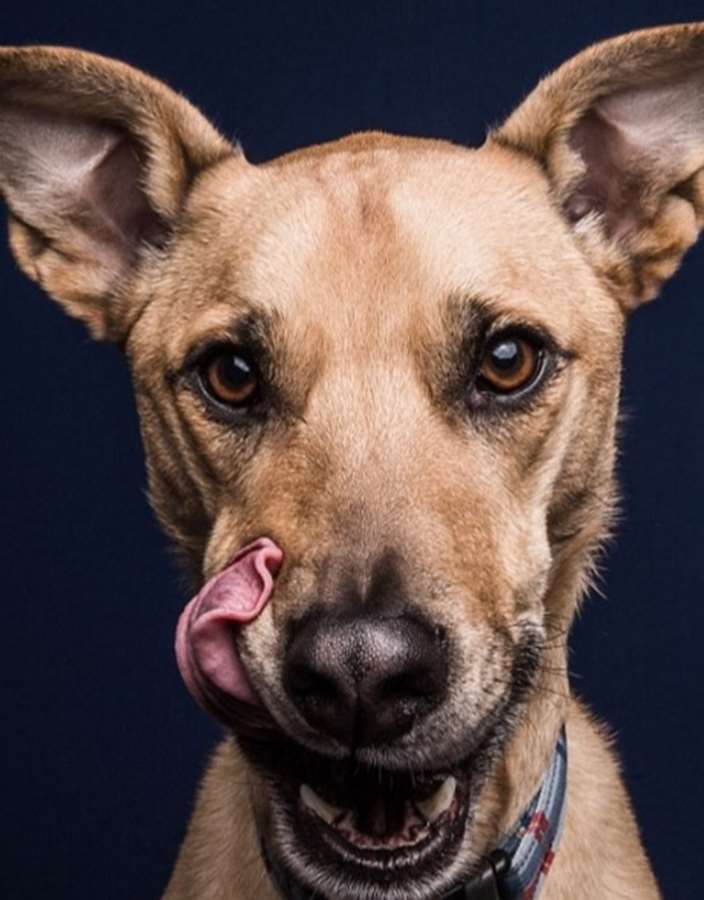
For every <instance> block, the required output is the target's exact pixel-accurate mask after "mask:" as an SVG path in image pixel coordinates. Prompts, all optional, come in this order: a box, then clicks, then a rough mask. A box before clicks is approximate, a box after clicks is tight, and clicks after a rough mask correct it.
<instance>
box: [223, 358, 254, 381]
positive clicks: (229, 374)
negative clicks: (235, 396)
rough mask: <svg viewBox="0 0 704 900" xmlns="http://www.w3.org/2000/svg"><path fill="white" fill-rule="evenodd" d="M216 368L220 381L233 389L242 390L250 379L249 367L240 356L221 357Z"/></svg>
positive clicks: (250, 371) (250, 370)
mask: <svg viewBox="0 0 704 900" xmlns="http://www.w3.org/2000/svg"><path fill="white" fill-rule="evenodd" d="M217 368H218V375H219V376H220V379H221V381H222V382H223V383H224V384H228V385H231V386H232V387H234V388H242V387H243V386H244V385H246V384H247V382H248V381H249V380H250V379H251V377H252V369H251V367H250V366H249V365H248V363H247V362H246V361H245V360H244V359H242V357H241V356H221V357H220V359H218V361H217Z"/></svg>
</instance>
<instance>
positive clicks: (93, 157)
mask: <svg viewBox="0 0 704 900" xmlns="http://www.w3.org/2000/svg"><path fill="white" fill-rule="evenodd" d="M0 132H1V134H0V154H1V155H2V158H3V175H4V180H5V190H6V193H7V195H8V200H9V202H10V206H11V208H12V211H13V213H14V216H15V218H16V219H19V220H20V222H22V223H23V224H25V225H28V226H30V227H31V228H32V229H35V230H36V231H37V232H41V233H43V234H45V235H46V236H47V237H49V238H50V239H52V240H53V241H58V242H61V237H62V235H63V237H64V242H65V239H66V238H68V237H69V234H70V236H71V237H72V238H73V239H74V241H76V242H77V246H75V247H74V252H77V254H78V255H79V256H83V255H90V258H91V259H92V260H93V262H94V263H95V264H96V266H99V267H102V268H104V269H105V270H106V274H108V273H109V275H110V276H111V277H114V276H115V275H119V274H120V273H121V272H122V271H123V270H124V269H125V267H126V266H127V265H129V264H130V263H131V262H132V260H133V258H134V255H135V253H136V250H137V248H138V246H139V244H140V242H141V241H143V240H148V241H156V240H158V239H159V235H160V234H161V233H162V232H163V223H161V222H160V220H159V217H158V216H157V215H156V213H155V212H154V210H153V209H152V207H151V206H150V204H149V202H148V200H147V196H146V194H145V192H144V190H143V187H142V184H141V177H142V170H143V164H142V161H141V158H140V150H139V148H138V147H137V145H136V144H135V143H134V141H133V140H132V139H131V138H130V137H129V136H128V135H127V133H126V132H123V131H121V130H120V129H119V128H117V127H115V126H112V125H108V124H107V123H106V124H103V123H96V122H89V121H85V120H81V119H80V118H76V117H72V116H66V115H61V114H57V113H54V112H48V111H45V110H42V109H27V108H24V109H23V108H19V107H14V108H13V107H7V106H6V107H4V108H3V110H2V112H1V113H0ZM81 250H82V251H83V253H82V252H81Z"/></svg>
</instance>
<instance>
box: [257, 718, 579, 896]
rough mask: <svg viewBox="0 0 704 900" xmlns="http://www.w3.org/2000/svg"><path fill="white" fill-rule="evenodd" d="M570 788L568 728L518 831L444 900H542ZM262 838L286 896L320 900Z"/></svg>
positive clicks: (268, 861) (273, 873)
mask: <svg viewBox="0 0 704 900" xmlns="http://www.w3.org/2000/svg"><path fill="white" fill-rule="evenodd" d="M566 789H567V736H566V734H565V729H564V726H563V728H562V730H561V732H560V736H559V738H558V740H557V744H556V745H555V750H554V752H553V755H552V759H551V760H550V765H549V766H548V768H547V770H546V772H545V775H544V776H543V781H542V783H541V785H540V788H539V789H538V791H537V792H536V794H535V796H534V797H533V799H532V801H531V802H530V804H529V805H528V807H527V808H526V810H525V812H524V813H523V815H522V816H521V818H520V819H519V820H518V822H517V823H516V825H515V826H514V827H513V829H512V830H511V831H510V832H508V834H507V835H505V836H504V838H502V840H501V842H500V843H499V846H498V848H497V849H496V850H494V851H493V852H492V853H490V854H489V855H488V856H487V857H486V858H485V859H483V860H482V865H481V869H480V871H479V873H478V874H475V875H474V876H473V877H472V878H471V879H469V881H465V882H462V883H460V884H458V885H456V886H455V887H453V888H452V889H451V890H450V891H448V892H447V893H445V894H443V895H442V896H441V897H440V898H438V900H536V898H537V897H538V895H539V894H540V891H541V890H542V887H543V883H544V881H545V878H546V876H547V874H548V871H549V870H550V866H551V864H552V861H553V859H554V858H555V853H556V852H557V848H558V845H559V842H560V836H561V833H562V824H563V821H564V814H565V792H566ZM267 851H268V848H267V845H266V842H265V840H264V839H263V838H262V853H263V855H264V860H265V862H266V865H267V868H268V870H269V874H270V875H271V878H272V880H273V882H274V884H275V885H276V888H277V889H278V891H279V893H280V895H281V897H282V898H284V900H315V898H318V900H320V895H319V894H317V893H316V892H315V891H311V890H310V889H309V888H306V887H304V886H303V885H301V884H299V883H298V881H297V880H296V879H295V878H293V876H292V875H291V874H290V873H289V872H288V871H287V870H286V869H284V867H283V866H281V865H280V864H279V863H278V862H277V861H276V860H275V859H274V858H273V857H272V855H271V854H270V853H268V852H267Z"/></svg>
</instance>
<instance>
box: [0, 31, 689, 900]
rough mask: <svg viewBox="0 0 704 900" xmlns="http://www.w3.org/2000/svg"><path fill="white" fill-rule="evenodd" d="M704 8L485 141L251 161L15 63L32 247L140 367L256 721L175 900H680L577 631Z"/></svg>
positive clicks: (178, 509)
mask: <svg viewBox="0 0 704 900" xmlns="http://www.w3.org/2000/svg"><path fill="white" fill-rule="evenodd" d="M703 167H704V24H692V25H682V26H672V27H663V28H656V29H651V30H646V31H641V32H635V33H633V34H629V35H625V36H622V37H618V38H615V39H612V40H608V41H605V42H603V43H601V44H597V45H595V46H593V47H591V48H589V49H587V50H586V51H584V52H583V53H581V54H579V55H578V56H576V57H574V58H573V59H571V60H570V61H568V62H567V63H566V64H564V65H563V66H562V67H561V68H560V69H558V70H557V71H556V72H555V73H553V74H552V75H550V76H548V77H547V78H546V79H544V80H543V81H542V82H541V83H540V84H539V85H538V86H537V87H536V88H535V90H534V91H533V92H532V93H531V94H530V95H529V96H528V97H527V99H525V100H524V101H523V102H522V103H521V104H520V106H519V107H518V109H517V110H516V111H515V112H514V113H513V114H512V115H511V116H510V117H509V118H508V120H507V121H505V122H504V123H503V124H502V125H500V126H499V127H497V128H495V129H493V130H492V131H490V133H489V134H488V137H487V139H486V142H485V143H484V145H483V146H482V147H481V148H479V149H467V148H465V147H460V146H455V145H452V144H449V143H446V142H443V141H440V140H430V139H415V138H414V139H411V138H403V137H394V136H391V135H387V134H382V133H365V134H356V135H353V136H350V137H347V138H343V139H341V140H338V141H335V142H333V143H329V144H324V145H321V146H317V147H312V148H309V149H306V150H300V151H296V152H293V153H290V154H288V155H286V156H284V157H282V158H279V159H275V160H273V161H271V162H269V163H266V164H263V165H257V166H255V165H251V164H249V163H248V162H247V161H246V159H245V156H244V154H243V151H242V149H241V148H240V147H239V146H236V145H233V144H231V143H230V142H228V141H227V140H225V139H224V138H223V137H222V136H221V135H220V134H219V133H218V132H217V131H216V130H215V128H213V126H212V125H210V124H209V123H208V122H207V121H206V120H205V119H204V117H203V116H202V115H201V114H200V113H199V112H198V111H197V110H196V109H194V108H193V107H192V106H191V105H190V104H189V103H188V102H187V101H186V100H185V99H184V98H183V97H182V96H180V95H177V94H176V93H174V92H173V91H171V90H170V89H169V88H167V87H166V86H164V85H163V84H161V83H159V82H157V81H155V80H154V79H152V78H151V77H149V76H147V75H145V74H143V73H141V72H139V71H136V70H134V69H132V68H130V67H129V66H127V65H124V64H122V63H120V62H116V61H112V60H108V59H105V58H102V57H99V56H96V55H93V54H90V53H87V52H83V51H79V50H72V49H63V48H51V47H24V48H6V49H3V50H2V51H1V52H0V191H1V192H2V195H3V197H4V200H5V201H6V204H7V207H8V211H9V222H10V225H9V235H10V243H11V247H12V250H13V252H14V255H15V257H16V259H17V262H18V264H19V265H20V267H21V268H22V269H23V270H24V272H25V273H26V274H27V275H28V276H29V277H30V278H32V279H34V280H35V281H36V282H37V283H38V284H39V285H40V286H41V287H42V288H43V289H44V290H45V291H46V292H47V293H48V294H49V295H50V296H51V297H53V298H54V299H56V300H57V301H58V302H59V303H61V304H62V305H63V306H64V308H65V309H66V310H67V312H69V313H70V314H72V315H74V316H76V317H78V318H79V319H81V320H83V321H84V322H85V323H86V324H87V326H88V327H89V329H90V330H91V332H92V333H93V335H94V336H95V337H97V338H100V339H104V340H109V341H113V342H115V343H117V344H119V345H120V346H121V347H122V348H123V349H124V352H125V355H126V357H127V359H128V361H129V365H130V368H131V371H132V375H133V380H134V387H135V394H136V398H137V404H138V410H139V414H140V423H141V429H142V434H143V440H144V446H145V449H146V460H147V470H148V478H149V490H150V498H151V502H152V504H153V506H154V509H155V511H156V514H157V516H158V518H159V520H160V522H161V523H162V525H163V527H164V529H165V531H166V533H167V534H168V535H169V537H170V538H171V539H172V541H173V542H174V544H175V546H176V547H177V548H178V550H179V552H180V555H181V557H182V558H183V561H184V564H185V565H186V566H187V567H188V569H189V570H190V572H191V573H192V574H193V576H194V578H195V580H196V582H197V583H198V584H199V585H200V584H202V585H203V587H202V589H201V590H200V591H199V592H198V594H197V595H196V597H195V598H194V600H193V601H191V603H190V604H189V605H188V607H187V609H186V611H185V612H184V615H183V617H182V619H181V622H180V624H179V628H178V639H177V652H178V659H179V664H180V666H181V670H182V672H183V675H184V678H185V680H186V682H187V684H188V686H189V688H190V689H191V691H192V692H193V693H194V695H195V696H196V698H197V699H198V700H199V702H200V703H201V705H202V706H204V707H205V708H206V709H207V710H208V711H209V712H211V713H212V714H214V715H215V716H217V717H218V718H219V719H220V720H222V722H224V723H225V725H226V726H227V729H228V734H229V736H228V738H227V739H226V740H225V741H224V742H223V743H222V744H221V746H220V747H219V748H218V750H217V751H216V753H215V755H214V757H213V760H212V763H211V765H210V767H209V769H208V771H207V773H206V775H205V778H204V781H203V783H202V786H201V788H200V790H199V793H198V797H197V802H196V808H195V812H194V815H193V818H192V820H191V823H190V826H189V828H188V832H187V835H186V838H185V841H184V843H183V846H182V849H181V852H180V855H179V857H178V860H177V862H176V866H175V869H174V872H173V875H172V877H171V880H170V883H169V884H168V886H167V888H166V892H165V894H164V897H165V898H166V900H226V898H227V900H255V898H256V900H275V898H277V897H282V896H283V897H290V898H303V897H318V898H327V900H340V898H342V900H358V898H364V900H381V898H384V900H430V898H439V897H487V898H488V897H499V896H501V897H519V896H520V897H537V896H538V894H539V893H540V894H541V896H542V898H543V900H556V898H562V900H564V898H571V900H587V898H589V900H594V898H607V897H630V898H638V900H646V898H655V897H658V896H659V891H658V888H657V885H656V881H655V878H654V876H653V874H652V872H651V869H650V866H649V863H648V860H647V857H646V854H645V852H644V850H643V847H642V846H641V842H640V838H639V834H638V829H637V825H636V823H635V820H634V816H633V813H632V810H631V806H630V803H629V800H628V798H627V795H626V792H625V790H624V787H623V785H622V783H621V779H620V775H619V770H618V764H617V761H616V759H615V756H614V753H613V751H612V749H611V747H610V744H609V739H608V736H607V734H606V732H605V730H604V728H603V727H602V726H601V725H600V724H599V723H597V722H595V721H594V720H593V718H592V717H591V716H590V714H589V712H588V711H587V710H586V709H585V708H584V707H583V706H582V705H581V704H580V703H579V702H578V701H577V700H576V699H575V698H574V697H572V696H571V694H570V687H569V682H568V675H567V668H566V653H567V637H568V632H569V627H570V623H571V621H572V619H573V616H574V614H575V611H576V609H577V608H578V606H579V603H580V601H581V599H582V597H583V595H584V594H585V592H586V591H587V590H588V588H589V585H590V582H591V580H592V577H593V573H594V570H595V565H596V562H597V561H598V554H599V551H600V548H601V546H602V544H603V541H604V539H605V537H607V536H608V534H609V531H610V528H611V526H612V521H613V513H614V508H615V504H616V500H615V497H616V489H615V486H614V471H613V470H614V457H615V438H616V430H617V416H618V397H619V381H620V368H621V354H622V341H623V336H624V329H625V326H626V322H627V320H628V317H629V315H630V314H631V313H632V312H633V311H634V310H635V309H636V308H637V307H638V306H640V304H642V303H644V302H645V301H648V300H650V299H652V298H653V297H654V296H655V295H656V294H657V293H658V290H659V288H660V286H661V284H662V283H663V282H664V280H665V279H667V278H669V277H670V276H671V275H672V274H673V273H674V272H675V270H676V269H677V267H678V264H679V262H680V260H681V258H682V256H683V254H684V253H685V251H686V250H687V249H688V248H689V247H690V246H691V245H692V244H693V243H694V242H695V241H696V239H697V236H698V232H699V230H700V228H701V226H702V221H703V220H704V175H703V174H702V172H703Z"/></svg>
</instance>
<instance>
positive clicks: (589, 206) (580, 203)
mask: <svg viewBox="0 0 704 900" xmlns="http://www.w3.org/2000/svg"><path fill="white" fill-rule="evenodd" d="M569 146H570V147H571V149H572V150H574V151H576V152H577V153H578V154H579V157H580V159H581V161H582V163H583V164H584V167H585V172H584V175H583V176H582V177H581V178H580V179H579V180H578V182H577V186H576V187H575V188H574V189H573V190H572V191H571V192H570V193H569V194H568V195H567V198H566V199H565V201H564V204H563V205H564V210H565V214H566V215H567V218H568V219H569V220H570V221H571V222H572V223H576V222H578V221H579V220H580V219H583V218H584V217H585V216H586V215H588V214H589V213H598V214H599V215H600V216H601V220H602V223H603V226H604V229H605V231H606V233H607V234H608V235H609V237H613V238H617V239H618V238H622V237H625V236H626V235H627V234H629V233H632V232H634V231H636V230H637V229H638V227H639V225H640V223H641V221H642V218H643V206H642V197H643V191H644V177H645V176H644V173H643V172H642V171H641V167H642V160H641V159H640V158H639V153H638V148H637V147H636V146H634V145H633V144H631V143H630V142H629V141H628V139H627V138H626V137H625V135H624V134H623V133H622V132H621V131H619V129H618V128H617V127H616V126H614V125H613V124H611V123H610V122H608V121H607V120H606V119H605V118H604V117H603V115H602V114H601V113H600V112H599V111H598V110H597V109H591V110H589V111H588V112H587V113H586V115H584V116H583V117H582V118H581V119H580V120H579V122H578V123H577V124H576V125H575V127H574V128H573V130H572V132H571V133H570V136H569Z"/></svg>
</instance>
